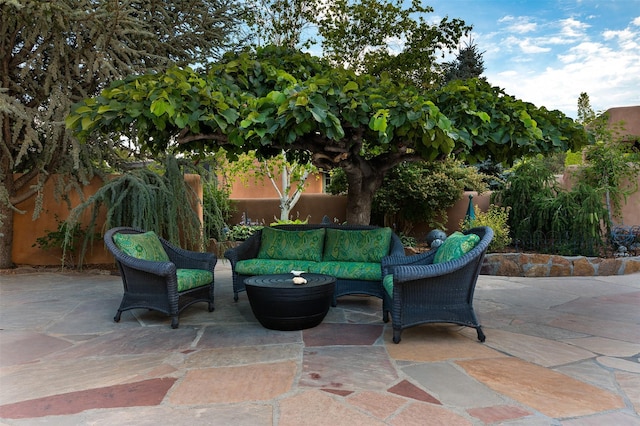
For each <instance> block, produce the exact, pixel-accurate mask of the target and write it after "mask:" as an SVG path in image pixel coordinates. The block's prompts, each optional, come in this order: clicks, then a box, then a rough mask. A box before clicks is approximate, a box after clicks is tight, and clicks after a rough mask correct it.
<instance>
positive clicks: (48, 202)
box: [11, 174, 202, 265]
mask: <svg viewBox="0 0 640 426" xmlns="http://www.w3.org/2000/svg"><path fill="white" fill-rule="evenodd" d="M185 181H186V182H187V183H188V184H189V185H190V186H191V187H192V188H194V190H195V191H196V193H197V194H198V196H199V197H200V199H202V185H201V183H200V176H198V175H193V174H191V175H186V176H185ZM101 186H102V181H101V180H100V179H98V178H95V179H93V180H92V181H91V183H90V184H89V185H87V186H85V187H84V188H83V194H84V196H85V197H89V196H90V195H91V194H93V193H95V192H96V191H97V190H98V189H99V188H100V187H101ZM44 194H45V195H44V198H43V203H42V211H41V214H40V216H39V217H38V218H37V219H35V220H33V211H34V209H35V199H34V198H31V199H29V200H27V201H25V202H23V203H20V204H19V205H17V207H18V209H20V210H23V211H25V212H26V213H25V214H20V213H14V215H13V246H12V252H11V260H12V261H13V263H15V264H17V265H60V264H61V258H62V250H61V249H51V250H42V249H41V248H39V247H37V246H36V247H33V245H34V244H36V239H37V238H38V237H43V236H45V235H46V234H47V232H49V231H55V230H57V228H58V222H57V220H56V216H57V218H58V220H60V221H62V220H64V219H66V218H67V216H68V215H69V211H70V209H69V208H68V207H67V204H66V203H65V202H64V201H62V202H57V201H56V200H55V197H54V195H53V194H54V184H53V180H52V179H50V180H49V181H48V182H47V183H46V185H45V187H44ZM69 199H70V200H71V207H75V206H77V205H78V204H80V197H79V196H78V195H77V194H76V192H75V191H72V192H70V193H69ZM196 209H197V213H198V214H199V217H200V219H201V220H202V207H201V206H197V207H196ZM89 215H90V212H89V211H87V212H85V215H84V216H83V220H82V226H86V225H87V224H88V222H89ZM103 223H104V214H103V215H102V216H101V217H100V218H99V224H98V228H97V229H98V231H99V232H102V231H103V229H102V224H103ZM109 263H113V257H112V256H111V254H110V253H109V252H108V251H107V250H106V249H105V247H104V244H103V242H102V238H98V239H96V240H95V241H94V243H93V246H92V247H91V249H90V252H89V253H88V256H87V258H86V260H85V264H109Z"/></svg>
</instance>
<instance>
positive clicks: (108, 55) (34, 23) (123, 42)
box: [0, 0, 242, 268]
mask: <svg viewBox="0 0 640 426" xmlns="http://www.w3.org/2000/svg"><path fill="white" fill-rule="evenodd" d="M234 5H235V2H233V1H232V0H139V1H135V2H128V1H127V2H123V1H120V0H53V1H45V0H0V16H2V19H0V67H1V69H2V73H0V82H1V84H2V86H1V87H0V152H1V154H0V181H1V182H2V185H0V268H7V267H11V266H12V265H11V245H12V239H13V214H14V212H21V209H20V207H21V206H20V204H21V203H22V202H24V201H25V200H28V199H30V198H32V197H34V196H35V197H38V198H37V201H38V202H37V203H36V205H37V206H39V205H40V204H39V203H41V196H42V188H43V186H44V184H45V182H46V181H47V180H48V179H49V178H50V177H51V176H60V177H61V178H64V181H63V182H62V181H61V183H60V185H58V186H57V188H58V190H59V193H60V194H64V193H66V192H67V191H68V189H69V187H70V186H74V187H76V188H79V187H80V184H82V183H86V182H88V181H89V180H90V178H91V177H92V176H93V175H94V173H95V172H96V170H95V166H96V165H99V164H102V161H101V160H104V159H106V158H107V157H108V156H110V155H111V153H114V152H116V151H115V150H114V149H113V148H115V147H117V146H118V144H119V143H120V142H119V141H120V140H119V139H115V140H113V141H111V142H110V143H109V144H98V143H92V140H88V141H87V143H85V144H79V143H78V142H77V141H76V140H75V139H74V138H73V137H72V135H71V133H70V132H68V131H67V130H66V129H65V125H64V120H65V117H66V116H67V114H68V113H69V111H70V108H71V105H72V104H73V103H75V102H78V101H79V100H81V99H83V98H86V97H89V96H94V95H96V94H97V93H99V91H100V90H101V89H103V88H104V87H106V86H107V85H108V84H109V83H110V82H112V81H113V80H117V79H120V78H123V77H125V76H127V75H130V74H138V73H145V72H151V71H163V70H164V69H166V68H167V67H168V66H170V65H174V64H177V65H181V66H184V65H187V64H196V63H204V62H205V61H207V60H208V59H210V58H215V57H218V56H219V55H220V53H221V49H223V48H225V47H226V44H227V41H228V40H230V36H231V35H232V34H233V33H234V32H235V31H236V29H237V28H238V25H239V21H238V19H240V18H241V17H242V13H241V11H239V10H236V6H234ZM110 160H111V161H110V162H109V164H110V165H111V166H113V165H114V164H117V162H118V160H117V159H116V158H114V157H111V159H110ZM40 208H41V207H38V208H36V211H35V212H34V215H38V214H39V210H40Z"/></svg>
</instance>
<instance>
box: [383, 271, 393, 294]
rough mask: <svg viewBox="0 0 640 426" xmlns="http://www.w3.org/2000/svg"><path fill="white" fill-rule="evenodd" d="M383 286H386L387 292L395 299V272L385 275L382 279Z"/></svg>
mask: <svg viewBox="0 0 640 426" xmlns="http://www.w3.org/2000/svg"><path fill="white" fill-rule="evenodd" d="M382 287H384V289H385V290H386V292H387V294H388V295H389V296H391V298H392V299H393V274H389V275H385V276H384V278H383V279H382Z"/></svg>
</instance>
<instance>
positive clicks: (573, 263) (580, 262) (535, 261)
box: [480, 253, 640, 277]
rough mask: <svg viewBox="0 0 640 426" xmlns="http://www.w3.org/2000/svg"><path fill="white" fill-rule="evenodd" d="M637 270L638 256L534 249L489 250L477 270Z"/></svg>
mask: <svg viewBox="0 0 640 426" xmlns="http://www.w3.org/2000/svg"><path fill="white" fill-rule="evenodd" d="M636 272H640V256H635V257H617V258H610V259H603V258H599V257H584V256H558V255H549V254H536V253H489V254H487V255H486V257H485V259H484V264H483V265H482V269H481V271H480V273H481V274H483V275H500V276H506V277H572V276H580V277H590V276H607V275H625V274H633V273H636Z"/></svg>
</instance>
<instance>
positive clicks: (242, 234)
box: [225, 224, 263, 241]
mask: <svg viewBox="0 0 640 426" xmlns="http://www.w3.org/2000/svg"><path fill="white" fill-rule="evenodd" d="M262 228H263V226H260V225H242V224H240V225H234V226H232V227H231V229H229V230H228V231H227V232H226V234H225V236H226V239H227V240H229V241H244V240H246V239H247V238H249V237H250V236H252V235H253V234H254V233H255V232H256V231H257V230H259V229H262Z"/></svg>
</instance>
